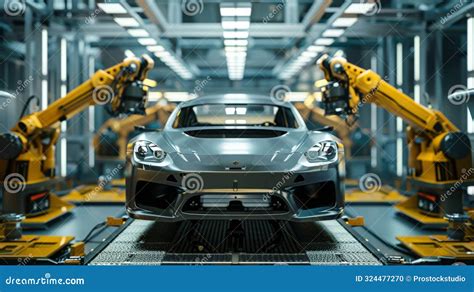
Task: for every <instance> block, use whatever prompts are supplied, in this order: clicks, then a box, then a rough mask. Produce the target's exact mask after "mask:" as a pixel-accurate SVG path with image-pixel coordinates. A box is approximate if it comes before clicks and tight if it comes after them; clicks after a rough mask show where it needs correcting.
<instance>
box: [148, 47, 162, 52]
mask: <svg viewBox="0 0 474 292" xmlns="http://www.w3.org/2000/svg"><path fill="white" fill-rule="evenodd" d="M146 49H147V50H148V51H150V52H163V51H164V50H165V48H164V47H163V46H159V45H155V46H147V47H146Z"/></svg>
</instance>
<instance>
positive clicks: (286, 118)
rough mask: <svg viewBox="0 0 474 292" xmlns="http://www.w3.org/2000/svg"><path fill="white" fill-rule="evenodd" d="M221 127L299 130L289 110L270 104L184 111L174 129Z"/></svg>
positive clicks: (186, 109) (195, 108) (191, 108)
mask: <svg viewBox="0 0 474 292" xmlns="http://www.w3.org/2000/svg"><path fill="white" fill-rule="evenodd" d="M206 126H210V127H213V126H214V127H219V126H264V127H283V128H298V123H297V121H296V119H295V117H294V115H293V113H292V112H291V110H290V109H289V108H287V107H283V106H277V105H269V104H204V105H195V106H189V107H183V108H182V109H181V110H180V111H179V112H178V114H177V115H176V119H175V120H174V122H173V128H188V127H206Z"/></svg>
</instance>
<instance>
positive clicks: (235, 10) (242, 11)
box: [220, 7, 252, 16]
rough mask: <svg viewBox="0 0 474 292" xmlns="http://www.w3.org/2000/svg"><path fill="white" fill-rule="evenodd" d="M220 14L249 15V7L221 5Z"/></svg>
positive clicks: (250, 10) (250, 9)
mask: <svg viewBox="0 0 474 292" xmlns="http://www.w3.org/2000/svg"><path fill="white" fill-rule="evenodd" d="M220 11H221V16H250V14H251V13H252V8H251V7H221V9H220Z"/></svg>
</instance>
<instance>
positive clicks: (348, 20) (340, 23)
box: [332, 17, 357, 27]
mask: <svg viewBox="0 0 474 292" xmlns="http://www.w3.org/2000/svg"><path fill="white" fill-rule="evenodd" d="M356 22H357V17H340V18H338V19H336V20H335V21H334V22H333V23H332V26H333V27H350V26H352V25H354V23H356Z"/></svg>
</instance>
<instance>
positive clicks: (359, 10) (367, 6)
mask: <svg viewBox="0 0 474 292" xmlns="http://www.w3.org/2000/svg"><path fill="white" fill-rule="evenodd" d="M375 5H376V4H375V3H352V4H351V5H349V7H347V8H346V10H345V11H344V13H345V14H366V13H367V12H369V11H370V10H372V9H373V8H374V7H375Z"/></svg>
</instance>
